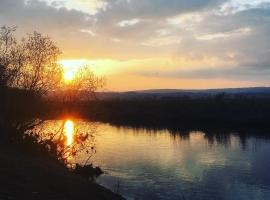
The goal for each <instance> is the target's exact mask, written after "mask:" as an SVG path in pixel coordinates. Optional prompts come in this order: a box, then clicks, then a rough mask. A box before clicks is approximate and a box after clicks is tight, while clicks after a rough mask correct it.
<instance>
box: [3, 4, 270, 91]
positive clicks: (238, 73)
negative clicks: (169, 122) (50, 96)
mask: <svg viewBox="0 0 270 200" xmlns="http://www.w3.org/2000/svg"><path fill="white" fill-rule="evenodd" d="M2 25H9V26H17V27H18V29H17V36H18V37H21V36H23V35H25V34H26V33H29V32H33V31H38V32H41V33H43V34H45V35H49V36H50V37H51V38H52V39H53V40H54V41H56V42H57V45H58V46H59V47H60V48H61V50H62V55H61V57H60V61H59V62H60V63H61V64H62V65H64V66H65V67H70V68H72V67H74V68H76V67H78V66H81V65H89V66H90V67H91V68H92V69H93V71H94V72H95V73H96V74H97V75H99V76H104V77H105V78H106V80H107V81H106V82H107V84H106V86H105V88H104V90H107V91H128V90H143V89H161V88H162V89H166V88H179V89H191V88H192V89H203V88H228V87H251V86H270V0H0V26H2Z"/></svg>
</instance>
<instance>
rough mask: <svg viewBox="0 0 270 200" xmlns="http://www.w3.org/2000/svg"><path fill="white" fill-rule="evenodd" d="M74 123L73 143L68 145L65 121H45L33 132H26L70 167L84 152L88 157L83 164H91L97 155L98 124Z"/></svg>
mask: <svg viewBox="0 0 270 200" xmlns="http://www.w3.org/2000/svg"><path fill="white" fill-rule="evenodd" d="M72 122H73V123H74V130H73V133H72V134H73V138H72V143H71V144H70V145H67V140H68V136H67V134H66V132H65V123H66V121H65V120H58V121H44V122H42V123H40V124H39V125H37V126H35V127H34V128H33V129H32V130H28V131H26V136H31V137H34V138H36V139H37V142H38V143H40V144H41V145H43V146H44V147H45V148H46V150H48V152H50V154H52V155H53V156H55V157H56V158H57V159H59V160H60V161H62V162H63V163H64V164H66V165H69V166H70V167H73V166H74V164H75V163H74V158H75V157H76V156H77V155H78V154H80V153H82V152H84V154H87V155H88V157H87V158H86V159H85V161H84V162H83V163H82V164H83V165H87V164H89V163H88V161H89V157H91V156H92V155H93V154H94V153H95V134H96V133H97V124H94V123H89V122H88V123H84V122H81V121H78V122H75V121H72Z"/></svg>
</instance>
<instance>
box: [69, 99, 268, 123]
mask: <svg viewBox="0 0 270 200" xmlns="http://www.w3.org/2000/svg"><path fill="white" fill-rule="evenodd" d="M70 108H72V106H71V107H70ZM73 108H75V110H74V113H80V114H81V115H82V116H83V117H86V118H89V119H92V120H98V121H103V122H111V123H115V124H122V125H136V126H150V127H160V128H166V127H179V126H183V127H184V126H189V127H207V126H208V127H209V126H211V127H224V128H226V127H251V126H253V127H258V128H262V127H264V128H265V127H266V128H267V127H268V122H269V119H270V99H259V98H253V99H246V98H243V97H241V98H234V99H226V98H222V97H221V98H220V97H218V98H201V99H183V98H173V99H141V100H138V99H137V100H136V99H134V100H131V99H129V100H103V101H89V102H84V103H80V104H79V105H77V106H74V107H73Z"/></svg>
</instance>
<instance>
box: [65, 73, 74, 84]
mask: <svg viewBox="0 0 270 200" xmlns="http://www.w3.org/2000/svg"><path fill="white" fill-rule="evenodd" d="M74 78H75V72H74V71H71V70H66V71H64V80H65V82H70V81H72V80H74Z"/></svg>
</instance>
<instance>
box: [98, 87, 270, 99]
mask: <svg viewBox="0 0 270 200" xmlns="http://www.w3.org/2000/svg"><path fill="white" fill-rule="evenodd" d="M219 94H224V95H225V96H226V97H230V98H233V97H236V96H246V97H261V98H263V97H270V87H247V88H221V89H201V90H200V89H191V90H185V89H152V90H137V91H127V92H99V93H98V94H97V96H98V97H99V98H101V99H127V98H128V99H130V98H166V97H188V98H202V97H211V96H216V95H219Z"/></svg>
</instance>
